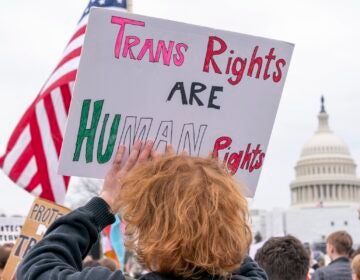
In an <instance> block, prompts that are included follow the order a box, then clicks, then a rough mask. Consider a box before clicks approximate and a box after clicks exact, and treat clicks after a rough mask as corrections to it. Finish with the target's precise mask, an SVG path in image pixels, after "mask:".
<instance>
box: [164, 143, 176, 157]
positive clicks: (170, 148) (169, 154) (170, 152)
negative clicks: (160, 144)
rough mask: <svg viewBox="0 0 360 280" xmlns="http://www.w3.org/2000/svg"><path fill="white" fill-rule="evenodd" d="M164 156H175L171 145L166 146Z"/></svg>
mask: <svg viewBox="0 0 360 280" xmlns="http://www.w3.org/2000/svg"><path fill="white" fill-rule="evenodd" d="M165 155H168V156H172V155H175V150H174V147H173V145H171V144H167V145H166V151H165Z"/></svg>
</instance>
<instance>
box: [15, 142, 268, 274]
mask: <svg viewBox="0 0 360 280" xmlns="http://www.w3.org/2000/svg"><path fill="white" fill-rule="evenodd" d="M152 146H153V142H151V141H147V143H146V144H145V147H144V148H143V149H142V152H140V150H141V147H142V143H141V142H140V141H136V143H135V144H134V145H133V148H132V150H131V152H130V155H129V157H128V159H127V160H126V161H125V160H123V157H124V154H125V147H124V146H122V145H121V146H120V148H119V149H118V152H117V155H116V158H115V161H114V163H113V165H112V168H111V170H110V171H109V172H108V174H107V176H106V178H105V182H104V185H103V188H102V191H101V194H100V197H95V198H93V199H92V200H90V202H89V203H88V204H86V205H85V206H83V207H81V208H79V209H77V210H75V211H73V212H71V213H69V214H68V215H66V216H64V217H61V218H59V219H58V220H56V221H55V222H54V224H53V225H51V226H50V228H49V229H48V231H47V233H46V234H45V236H44V238H43V239H42V240H41V241H40V242H38V243H37V244H36V245H34V247H33V248H32V249H31V250H30V251H29V253H28V254H27V255H26V256H25V258H24V260H23V261H22V263H21V264H20V266H19V268H18V273H17V277H18V278H17V279H18V280H23V279H26V280H35V279H36V280H56V279H62V280H70V279H71V280H80V279H87V280H91V279H99V280H115V279H118V280H121V279H124V275H123V274H122V272H121V271H119V270H118V271H115V272H111V271H110V270H108V269H106V268H103V267H92V268H87V269H84V270H81V260H82V257H83V256H86V254H87V252H88V250H89V248H91V245H92V244H93V243H94V242H95V240H96V239H97V238H98V235H99V232H100V231H101V230H102V229H103V228H104V227H105V226H107V225H109V224H111V223H113V222H114V221H115V218H114V214H113V213H117V212H119V211H120V213H121V214H122V218H123V219H124V221H125V223H126V225H127V226H126V232H125V237H126V238H125V242H126V246H127V248H129V249H133V250H135V252H136V255H137V257H138V259H139V262H140V263H141V264H142V265H143V266H144V267H145V268H146V269H147V270H149V271H150V272H149V273H148V274H146V275H144V276H142V279H144V280H147V279H152V280H166V279H172V278H178V279H179V278H188V279H211V278H218V277H223V278H227V279H230V278H233V279H236V280H240V279H241V280H245V279H252V280H260V279H267V277H266V274H265V272H264V271H263V270H262V269H261V268H260V267H259V266H258V265H257V264H256V263H255V262H254V261H253V260H251V259H250V258H249V257H247V256H246V254H247V252H248V249H249V246H250V243H251V241H252V235H251V230H250V227H249V224H248V205H247V201H246V198H245V197H244V196H243V195H242V193H241V191H240V186H239V184H238V183H237V182H236V181H235V179H234V178H233V177H232V176H231V175H230V174H229V173H228V172H227V171H226V170H224V168H223V167H222V166H221V164H220V163H219V162H218V161H217V160H214V159H210V158H208V159H203V158H195V157H193V158H192V157H188V156H185V155H178V156H176V155H171V154H172V152H173V149H172V147H171V146H169V147H168V148H167V151H168V154H167V155H165V156H156V157H155V152H154V151H153V150H152Z"/></svg>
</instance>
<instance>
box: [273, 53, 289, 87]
mask: <svg viewBox="0 0 360 280" xmlns="http://www.w3.org/2000/svg"><path fill="white" fill-rule="evenodd" d="M280 65H281V67H284V66H285V65H286V61H285V59H282V58H281V59H279V60H277V61H276V70H277V73H275V72H274V73H273V81H274V82H275V83H278V82H280V81H281V76H282V72H281V68H280Z"/></svg>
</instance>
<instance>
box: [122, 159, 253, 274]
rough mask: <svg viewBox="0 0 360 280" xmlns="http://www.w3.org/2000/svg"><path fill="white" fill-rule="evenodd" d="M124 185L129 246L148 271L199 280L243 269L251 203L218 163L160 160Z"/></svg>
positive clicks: (136, 170)
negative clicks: (248, 203)
mask: <svg viewBox="0 0 360 280" xmlns="http://www.w3.org/2000/svg"><path fill="white" fill-rule="evenodd" d="M121 183H122V190H121V193H120V197H119V199H118V203H119V207H120V209H121V213H122V217H123V219H124V220H125V222H126V224H127V226H126V246H127V247H128V248H130V249H134V250H135V251H136V253H137V255H138V259H139V261H140V262H141V263H142V264H143V265H145V266H146V267H147V268H148V269H150V270H152V271H156V272H159V273H165V274H172V275H175V276H182V277H186V278H197V276H199V275H200V274H201V273H204V272H207V273H209V274H210V275H219V276H225V277H226V276H229V275H230V274H231V272H232V271H233V270H234V269H236V268H238V267H239V266H240V264H241V262H242V261H243V259H244V257H245V255H246V253H247V251H248V249H249V246H250V243H251V240H252V235H251V230H250V227H249V224H248V206H247V201H246V199H245V197H244V196H243V195H242V194H241V192H240V186H239V184H238V183H237V182H236V181H235V180H234V178H233V177H232V176H230V175H229V174H228V173H227V172H226V171H225V170H224V169H223V168H222V167H221V166H220V165H219V163H218V162H217V161H215V160H213V159H203V158H190V157H188V156H167V157H160V158H157V159H155V160H153V161H150V162H148V163H145V164H142V165H140V166H138V167H136V168H134V169H133V170H131V171H130V172H129V173H128V175H127V176H126V177H125V178H124V179H123V180H122V182H121Z"/></svg>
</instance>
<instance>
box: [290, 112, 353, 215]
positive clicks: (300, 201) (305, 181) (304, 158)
mask: <svg viewBox="0 0 360 280" xmlns="http://www.w3.org/2000/svg"><path fill="white" fill-rule="evenodd" d="M318 118H319V128H318V130H317V131H316V132H315V135H314V136H313V137H312V138H311V139H310V140H309V141H308V142H307V143H306V144H305V145H304V147H303V149H302V152H301V156H300V159H299V161H298V162H297V164H296V166H295V180H294V181H292V182H291V184H290V189H291V207H296V208H303V207H319V206H322V207H328V206H329V207H331V206H353V207H356V206H357V205H358V204H359V201H360V180H359V179H358V178H357V176H356V164H355V162H354V160H353V159H352V157H351V155H350V153H349V149H348V147H347V146H346V144H345V143H344V142H343V141H342V140H341V139H340V138H339V137H338V136H336V135H334V134H333V133H332V131H331V130H330V128H329V125H328V118H329V116H328V114H327V113H326V111H325V109H324V107H323V106H322V110H321V112H320V113H319V115H318Z"/></svg>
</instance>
